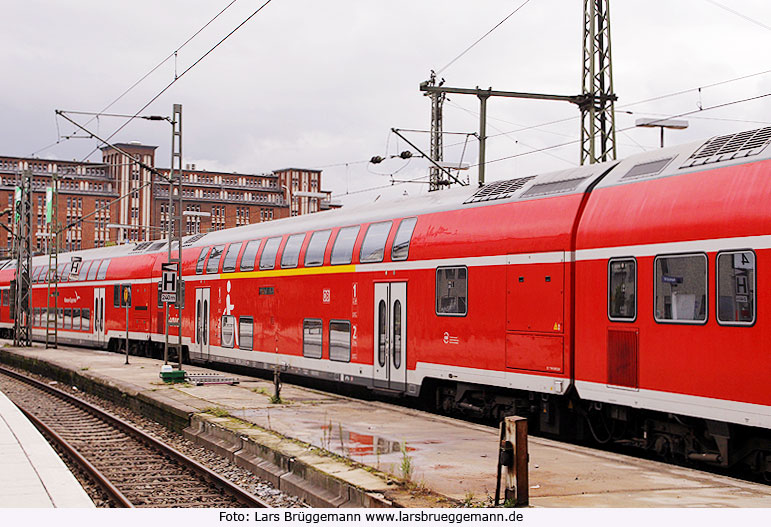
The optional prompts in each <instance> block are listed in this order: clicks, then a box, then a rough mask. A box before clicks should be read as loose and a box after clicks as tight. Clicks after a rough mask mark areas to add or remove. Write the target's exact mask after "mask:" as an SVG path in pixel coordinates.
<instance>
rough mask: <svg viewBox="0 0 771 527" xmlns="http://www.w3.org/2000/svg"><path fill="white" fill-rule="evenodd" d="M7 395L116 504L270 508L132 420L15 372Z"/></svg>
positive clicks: (9, 372)
mask: <svg viewBox="0 0 771 527" xmlns="http://www.w3.org/2000/svg"><path fill="white" fill-rule="evenodd" d="M0 374H2V375H4V376H6V377H7V378H10V379H13V381H11V389H7V388H6V395H7V396H8V397H9V398H10V399H11V400H12V401H13V402H14V403H15V404H16V405H17V406H18V407H19V408H20V409H21V410H22V412H24V413H25V414H26V415H27V417H29V418H30V420H31V421H32V422H33V423H34V424H35V426H37V427H38V428H39V429H40V430H41V432H42V433H43V434H44V435H45V436H46V437H47V438H48V439H49V441H52V442H54V443H56V444H57V445H58V446H59V447H60V448H61V449H63V450H64V451H65V452H66V453H67V455H68V457H70V459H71V460H72V461H73V462H74V463H76V464H78V465H80V466H81V467H82V468H83V470H85V471H86V472H87V473H88V474H89V476H90V477H91V478H92V479H93V480H94V482H95V483H96V484H97V485H98V486H100V487H101V488H102V489H103V490H104V492H106V493H107V494H108V495H109V497H110V500H111V501H112V503H113V504H114V506H116V507H221V508H225V507H227V508H232V507H258V508H263V507H269V505H268V504H267V503H265V502H264V501H262V500H261V499H259V498H257V497H256V496H253V495H252V494H250V493H248V492H247V491H245V490H243V489H241V488H240V487H238V486H236V485H234V484H233V483H231V482H230V481H228V480H226V479H223V478H222V477H220V476H219V475H217V474H215V473H214V472H212V471H211V470H209V469H208V468H206V467H204V466H203V465H201V464H199V463H197V462H196V461H194V460H192V459H190V458H188V457H187V456H185V455H184V454H181V453H180V452H177V451H176V450H174V449H172V448H171V447H169V446H167V445H165V444H163V443H161V442H160V441H158V440H156V439H155V438H153V437H151V436H149V435H147V434H145V433H144V432H142V431H141V430H139V429H137V428H136V427H134V426H133V425H131V424H129V423H127V422H126V421H124V420H122V419H120V418H118V417H115V416H113V415H111V414H109V413H107V412H105V411H104V410H102V409H100V408H97V407H96V406H93V405H91V404H89V403H87V402H85V401H82V400H80V399H78V398H75V397H73V396H71V395H70V394H68V393H65V392H63V391H61V390H59V389H57V388H54V387H53V386H49V385H47V384H44V383H41V382H40V381H37V380H35V379H32V378H29V377H26V376H24V375H21V374H19V373H16V372H14V371H12V370H8V369H6V368H3V367H0Z"/></svg>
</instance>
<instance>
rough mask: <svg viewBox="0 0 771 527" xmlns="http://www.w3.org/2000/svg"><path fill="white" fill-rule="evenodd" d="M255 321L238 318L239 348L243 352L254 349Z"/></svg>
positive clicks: (248, 318) (249, 318) (250, 318)
mask: <svg viewBox="0 0 771 527" xmlns="http://www.w3.org/2000/svg"><path fill="white" fill-rule="evenodd" d="M253 344H254V319H253V318H252V317H239V318H238V347H239V348H241V349H242V350H250V349H253Z"/></svg>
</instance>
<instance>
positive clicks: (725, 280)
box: [717, 251, 756, 326]
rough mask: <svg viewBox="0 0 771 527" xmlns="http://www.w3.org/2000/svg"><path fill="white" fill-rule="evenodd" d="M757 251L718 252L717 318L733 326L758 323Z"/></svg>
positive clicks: (722, 322)
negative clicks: (756, 313) (756, 294)
mask: <svg viewBox="0 0 771 527" xmlns="http://www.w3.org/2000/svg"><path fill="white" fill-rule="evenodd" d="M755 281H756V278H755V253H753V252H752V251H728V252H721V253H718V255H717V321H718V323H720V324H724V325H730V326H750V325H752V324H754V323H755V285H756V284H755Z"/></svg>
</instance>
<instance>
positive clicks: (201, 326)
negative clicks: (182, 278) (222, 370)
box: [195, 287, 211, 360]
mask: <svg viewBox="0 0 771 527" xmlns="http://www.w3.org/2000/svg"><path fill="white" fill-rule="evenodd" d="M209 311H210V289H209V288H208V287H201V288H198V289H196V290H195V351H197V352H198V354H199V356H200V357H201V358H202V359H206V360H209V354H210V351H211V345H210V342H209Z"/></svg>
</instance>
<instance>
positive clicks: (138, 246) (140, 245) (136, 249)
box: [133, 242, 153, 252]
mask: <svg viewBox="0 0 771 527" xmlns="http://www.w3.org/2000/svg"><path fill="white" fill-rule="evenodd" d="M152 244H153V242H142V243H138V244H136V245H135V246H134V249H133V252H139V251H144V250H145V249H147V248H148V247H150V246H151V245H152Z"/></svg>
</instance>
